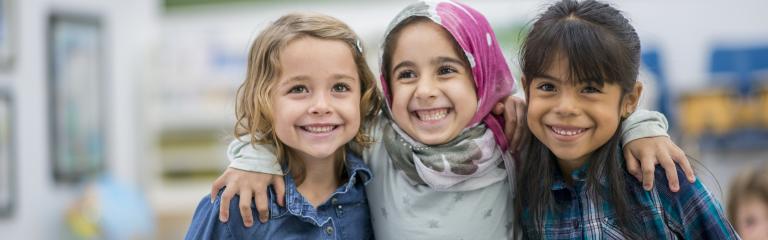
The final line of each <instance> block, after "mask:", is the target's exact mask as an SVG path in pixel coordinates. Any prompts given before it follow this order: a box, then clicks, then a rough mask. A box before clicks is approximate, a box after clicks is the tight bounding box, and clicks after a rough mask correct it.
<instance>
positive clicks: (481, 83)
mask: <svg viewBox="0 0 768 240" xmlns="http://www.w3.org/2000/svg"><path fill="white" fill-rule="evenodd" d="M414 16H422V17H427V18H429V19H430V20H432V21H434V22H435V23H437V24H438V25H440V26H443V28H445V29H446V30H448V32H449V33H450V34H451V36H453V38H454V39H455V40H456V42H458V43H459V46H460V47H461V49H462V50H464V54H465V55H466V56H467V60H468V61H469V65H470V67H471V68H472V76H473V79H474V80H475V89H476V91H477V92H476V93H477V98H478V104H477V105H478V107H477V112H476V113H475V115H474V117H472V121H471V122H470V124H469V126H467V127H473V126H475V125H477V124H478V123H480V122H481V121H482V122H483V123H485V125H486V126H487V127H488V128H489V129H491V131H492V132H493V135H494V137H495V139H496V143H497V144H498V145H499V146H500V147H501V149H502V150H504V151H506V149H507V147H508V145H507V144H508V143H507V138H506V137H505V135H504V129H503V125H502V124H504V119H503V117H501V116H494V115H493V114H491V110H492V109H493V107H494V106H495V105H496V103H497V102H498V101H499V100H501V99H503V98H504V97H506V96H508V95H510V94H511V93H512V90H513V87H514V77H512V73H511V72H510V70H509V65H507V62H506V60H505V59H504V55H503V54H502V50H501V48H500V47H499V43H498V41H497V40H496V35H495V34H494V33H493V29H491V25H490V24H489V23H488V20H486V19H485V16H483V14H481V13H480V12H478V11H477V10H475V9H472V8H471V7H469V6H467V5H464V4H461V3H458V2H454V1H440V2H418V3H415V4H412V5H410V6H409V7H408V8H406V9H405V10H403V11H402V12H400V14H399V15H398V16H397V17H395V19H394V20H393V21H392V22H391V23H390V24H389V27H388V28H387V32H386V34H385V36H388V35H389V34H391V32H392V30H393V29H394V28H395V27H396V26H397V25H399V24H400V23H401V22H402V21H403V20H405V19H408V18H409V17H414ZM385 39H386V37H385ZM381 64H383V62H382V63H381ZM381 71H382V73H383V71H387V70H386V69H383V68H382V69H381ZM380 80H381V87H382V90H383V91H384V96H385V98H386V102H387V106H386V107H387V110H388V111H390V112H391V103H392V95H391V93H390V92H389V85H388V84H387V82H386V79H384V75H383V74H382V75H380Z"/></svg>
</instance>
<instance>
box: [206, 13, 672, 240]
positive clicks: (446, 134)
mask: <svg viewBox="0 0 768 240" xmlns="http://www.w3.org/2000/svg"><path fill="white" fill-rule="evenodd" d="M382 48H383V51H382V52H383V54H382V57H381V86H380V87H381V89H382V91H383V93H384V94H383V95H384V96H385V98H386V99H385V100H386V106H385V108H384V109H385V110H384V113H383V114H382V118H381V119H380V121H378V122H377V123H376V124H377V126H375V127H373V128H371V129H372V131H373V132H372V133H371V135H372V136H373V138H374V140H375V143H374V144H372V146H370V147H368V148H366V149H365V150H364V151H363V152H362V157H363V159H364V160H365V161H366V162H367V164H369V165H370V169H371V171H372V172H373V180H372V181H370V182H369V183H368V185H367V186H366V193H367V195H368V203H369V207H370V213H371V218H372V223H373V227H374V232H375V236H376V238H378V239H403V238H406V239H507V238H510V237H511V234H512V227H513V225H514V224H513V222H512V221H513V217H512V216H513V212H514V211H513V210H512V207H511V206H512V193H513V191H512V188H511V186H512V185H511V184H510V181H511V180H510V179H513V178H512V176H513V174H514V171H513V169H514V161H513V159H512V157H511V154H510V153H509V151H508V144H509V143H508V138H510V137H511V136H507V135H505V132H504V131H503V129H502V127H503V126H502V124H504V120H503V119H501V118H500V117H498V116H494V115H492V114H491V111H492V110H493V108H494V105H496V104H497V103H498V102H500V101H503V100H504V99H505V98H506V97H507V96H509V95H510V94H511V93H512V91H513V90H514V89H513V86H514V84H513V83H514V78H513V77H512V74H511V73H510V69H509V66H508V65H507V63H506V61H505V59H504V56H503V54H502V50H501V48H500V47H499V44H498V42H497V40H496V36H495V34H494V32H493V30H492V29H491V27H490V24H489V23H488V21H487V20H486V18H485V17H484V16H483V15H482V14H481V13H479V12H477V11H476V10H474V9H472V8H470V7H468V6H466V5H464V4H461V3H457V2H452V1H442V2H417V3H414V4H411V5H409V6H407V7H406V8H405V9H403V10H402V11H401V12H400V13H399V14H398V15H397V16H396V17H395V19H394V20H393V21H392V22H391V23H390V25H389V27H388V28H387V32H386V34H385V41H384V45H383V47H382ZM629 121H630V123H629V124H627V126H628V127H625V128H624V135H623V136H625V139H624V140H625V142H629V141H632V140H634V139H638V138H643V137H651V136H664V135H665V131H666V119H664V117H663V116H662V115H660V114H658V113H654V112H647V111H637V112H636V114H635V115H634V116H633V117H631V118H630V119H629ZM655 141H663V140H655ZM654 143H657V142H654ZM664 143H666V142H664ZM655 145H656V144H654V146H655ZM639 147H645V148H644V149H642V150H651V151H655V150H656V149H655V147H650V148H651V149H649V147H648V146H647V145H644V146H639ZM628 148H632V147H631V146H628ZM228 156H229V157H230V161H232V164H231V165H230V168H231V169H230V170H227V172H225V174H224V175H223V176H222V177H220V178H219V180H217V182H216V183H214V186H213V190H215V191H218V189H220V188H221V187H222V186H223V185H227V186H228V187H227V189H226V190H225V193H224V194H223V195H222V202H227V201H228V199H226V198H227V197H229V196H232V195H233V194H235V193H238V191H240V192H241V193H242V191H264V190H261V189H259V188H263V187H257V186H266V185H267V184H268V183H269V182H270V180H269V179H270V178H272V177H270V176H267V175H266V174H262V173H268V174H275V175H282V172H281V171H280V168H279V167H278V166H279V165H277V163H276V161H275V160H274V159H275V157H274V154H273V153H272V150H271V149H270V147H269V146H260V145H257V146H253V145H251V144H250V143H249V142H247V141H239V140H235V141H234V142H232V144H230V147H229V150H228ZM644 164H647V163H644ZM649 164H650V165H651V166H653V164H654V163H653V161H650V162H649ZM673 166H674V165H673ZM235 169H240V170H246V171H255V172H260V173H253V172H246V171H240V170H235ZM672 171H675V169H674V167H673V168H672ZM233 176H234V177H233ZM508 177H509V178H508ZM278 179H279V178H278ZM277 185H278V186H277V187H275V191H277V192H280V191H281V190H280V189H278V188H279V186H280V185H281V184H279V182H278V184H277ZM230 189H232V190H230ZM227 190H229V191H230V192H229V193H227ZM247 194H248V196H251V195H250V192H249V193H247ZM258 195H259V194H258V193H257V194H256V197H257V198H259V196H258ZM278 195H279V194H278ZM258 201H259V200H258V199H257V202H258ZM329 201H331V202H334V201H335V200H334V199H329ZM247 204H250V203H247ZM257 205H258V204H257ZM245 207H246V209H249V207H250V205H248V206H245ZM257 207H259V206H257ZM346 207H354V206H341V205H340V206H339V207H338V209H339V212H340V213H339V214H343V209H344V208H346ZM224 209H225V208H222V211H224ZM259 213H260V214H261V213H262V211H259ZM264 213H266V211H265V212H264ZM246 214H250V211H248V213H243V216H246ZM262 219H263V218H262Z"/></svg>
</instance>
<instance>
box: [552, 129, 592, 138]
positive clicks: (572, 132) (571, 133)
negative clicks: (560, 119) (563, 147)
mask: <svg viewBox="0 0 768 240" xmlns="http://www.w3.org/2000/svg"><path fill="white" fill-rule="evenodd" d="M584 130H585V129H584V128H580V129H578V130H566V129H562V128H556V127H552V131H554V132H555V133H557V134H558V135H563V136H574V135H576V134H579V133H582V132H584Z"/></svg>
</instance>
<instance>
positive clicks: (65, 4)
mask: <svg viewBox="0 0 768 240" xmlns="http://www.w3.org/2000/svg"><path fill="white" fill-rule="evenodd" d="M410 2H411V1H373V0H360V1H352V0H319V1H309V0H304V1H278V0H251V1H248V0H132V1H98V0H0V236H2V238H4V239H89V238H98V239H179V238H183V236H184V234H185V232H186V229H187V227H188V225H189V223H190V219H191V216H192V213H193V211H194V209H195V206H196V205H197V203H198V202H199V201H200V199H201V198H202V197H203V196H204V195H205V194H207V193H208V192H209V187H210V184H211V182H212V181H213V180H214V179H215V177H216V176H218V174H219V173H220V172H221V171H222V170H223V169H224V168H225V167H226V166H227V160H226V157H225V148H226V144H227V143H228V141H229V140H230V139H232V137H231V136H232V129H233V125H234V113H233V109H234V94H235V90H236V88H237V87H238V86H239V84H240V83H241V82H242V81H243V79H244V75H245V63H246V60H245V57H246V54H247V51H248V47H249V43H250V41H252V40H253V38H255V36H256V35H257V34H258V32H259V30H260V29H261V28H262V27H263V26H264V25H265V24H266V23H267V22H268V21H270V20H274V19H276V18H277V17H278V16H280V15H282V14H285V13H288V12H292V11H313V12H320V13H325V14H329V15H332V16H335V17H337V18H339V19H341V20H343V21H345V22H347V23H348V24H349V25H350V26H351V27H352V28H353V29H354V30H355V31H357V33H358V34H359V35H360V36H361V38H362V39H363V42H364V45H365V49H366V55H367V56H368V58H369V63H371V64H372V66H371V68H372V69H373V70H374V71H375V72H376V71H378V66H376V65H377V63H378V50H379V45H380V44H381V38H382V34H383V31H384V28H385V27H386V24H388V22H389V21H390V19H391V18H392V17H394V15H395V14H396V13H397V12H398V11H399V10H400V9H401V8H402V7H404V6H405V5H406V4H408V3H410ZM548 2H550V1H526V0H517V1H490V0H488V1H466V3H468V4H469V5H471V6H473V7H475V8H476V9H478V10H480V11H481V12H483V13H484V14H486V16H487V17H488V19H489V20H490V22H491V23H492V24H493V26H494V29H495V31H496V34H497V35H498V37H499V39H500V41H501V42H502V45H503V48H504V51H505V54H507V57H508V59H509V61H510V63H511V65H512V66H513V68H514V70H513V71H514V72H516V73H517V72H519V70H518V69H517V68H518V67H517V66H518V64H517V62H518V61H517V52H518V47H519V44H520V41H521V39H523V38H524V37H525V30H526V29H527V27H528V24H529V23H530V21H531V20H532V19H533V18H534V17H535V16H536V14H537V13H539V12H541V11H543V10H544V7H545V6H546V4H547V3H548ZM611 2H613V3H614V4H615V5H616V6H617V7H618V8H619V9H621V10H623V11H624V12H625V14H626V15H627V16H628V17H629V18H630V19H631V21H632V23H633V25H634V26H635V27H636V29H637V30H638V31H639V34H640V37H641V39H642V43H643V56H642V60H643V74H641V79H642V81H644V82H645V85H646V88H645V89H646V91H645V96H643V105H644V107H645V108H647V109H654V110H658V111H661V112H663V113H664V114H666V115H667V117H668V119H669V120H670V126H671V129H670V132H671V134H672V136H673V139H674V140H675V142H677V143H678V144H679V145H681V146H682V147H683V148H684V149H685V150H686V152H687V153H688V154H689V155H690V156H692V157H693V158H695V159H697V160H698V162H699V163H700V164H699V165H698V171H697V174H698V175H699V177H700V179H702V180H703V181H704V182H705V184H707V185H708V187H709V189H710V190H711V191H712V192H713V193H714V194H715V195H716V197H717V198H718V199H720V200H721V201H722V202H723V203H725V202H727V199H726V196H727V192H728V188H729V183H730V179H731V178H732V177H734V176H736V175H739V174H740V172H741V171H742V170H743V169H745V168H751V167H752V166H755V164H759V163H762V162H766V160H768V157H766V156H767V154H768V25H766V23H768V15H766V14H765V10H766V9H768V1H765V0H729V1H725V0H722V1H699V0H679V1H662V0H647V1H611ZM762 174H766V173H762ZM767 214H768V213H767Z"/></svg>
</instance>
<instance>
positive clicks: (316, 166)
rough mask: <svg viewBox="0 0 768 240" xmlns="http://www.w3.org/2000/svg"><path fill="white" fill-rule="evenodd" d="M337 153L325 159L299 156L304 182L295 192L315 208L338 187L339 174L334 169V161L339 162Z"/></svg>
mask: <svg viewBox="0 0 768 240" xmlns="http://www.w3.org/2000/svg"><path fill="white" fill-rule="evenodd" d="M341 151H343V150H341ZM339 153H340V152H338V151H337V153H336V154H332V155H331V156H328V157H325V158H313V157H311V156H306V155H304V156H300V158H301V159H300V160H301V161H303V162H304V169H305V170H304V181H302V182H301V184H300V185H299V186H298V187H297V190H298V191H299V193H301V195H302V196H304V198H305V199H307V201H309V203H310V204H312V206H313V207H315V208H317V206H319V205H320V204H322V203H323V202H325V201H326V200H328V197H330V196H331V194H333V192H334V191H336V188H337V187H338V186H339V177H338V176H339V172H338V171H337V169H336V161H341V154H339Z"/></svg>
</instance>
